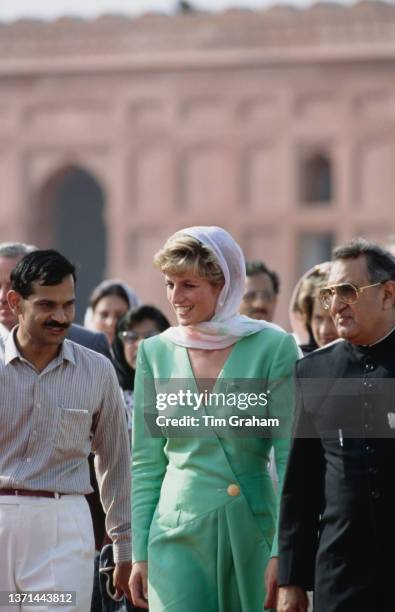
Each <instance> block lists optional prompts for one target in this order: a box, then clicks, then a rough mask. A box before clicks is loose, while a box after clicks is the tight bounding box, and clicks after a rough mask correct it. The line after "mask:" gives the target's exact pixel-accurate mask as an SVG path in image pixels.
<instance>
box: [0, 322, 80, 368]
mask: <svg viewBox="0 0 395 612" xmlns="http://www.w3.org/2000/svg"><path fill="white" fill-rule="evenodd" d="M17 329H18V326H16V327H14V328H13V329H12V330H11V331H10V332H9V333H8V336H7V337H6V339H5V346H4V363H5V365H8V364H9V363H10V362H11V361H14V359H19V360H20V361H27V360H26V359H25V358H24V357H23V355H22V354H21V353H20V351H19V350H18V347H17V346H16V343H15V334H16V332H17ZM62 361H69V362H70V363H72V364H73V365H76V361H75V354H74V347H73V343H72V342H70V340H67V339H66V340H64V341H63V342H62V345H61V347H60V351H59V354H58V355H57V356H56V357H55V359H53V360H52V362H51V363H54V362H58V363H61V362H62Z"/></svg>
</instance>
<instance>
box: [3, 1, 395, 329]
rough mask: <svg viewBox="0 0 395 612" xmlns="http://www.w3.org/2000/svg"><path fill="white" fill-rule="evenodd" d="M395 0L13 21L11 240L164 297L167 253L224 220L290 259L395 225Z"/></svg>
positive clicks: (89, 278) (257, 252) (279, 264)
mask: <svg viewBox="0 0 395 612" xmlns="http://www.w3.org/2000/svg"><path fill="white" fill-rule="evenodd" d="M394 77H395V6H393V5H387V4H384V3H381V2H366V1H363V2H360V3H358V4H356V5H354V6H352V7H340V6H336V5H327V4H319V5H316V6H313V7H312V8H310V9H305V10H297V9H291V8H289V7H274V8H272V9H269V10H265V11H258V12H252V11H241V10H239V11H236V10H232V11H227V12H224V13H221V14H208V13H199V12H196V13H194V12H191V13H188V14H185V15H184V14H180V15H176V16H172V17H169V16H163V15H156V14H150V15H145V16H142V17H140V18H137V19H126V18H120V17H111V16H106V17H101V18H99V19H96V20H95V21H92V22H85V21H82V20H77V19H68V18H67V19H66V18H63V19H59V20H58V21H55V22H52V23H43V22H35V21H19V22H15V23H14V24H8V25H5V24H0V183H1V186H2V189H1V191H2V196H1V198H0V210H1V216H0V240H11V239H19V240H24V241H28V242H33V243H36V244H39V245H40V246H43V247H47V246H55V247H57V248H60V249H61V250H63V251H64V252H65V253H66V254H68V255H69V256H71V257H73V258H74V260H77V261H79V262H80V264H81V272H80V277H81V280H80V289H79V292H80V296H81V300H82V301H83V300H84V299H85V297H86V295H87V292H88V291H89V289H90V288H91V287H92V286H93V285H94V284H95V283H96V282H98V281H99V280H101V278H103V276H117V277H121V278H123V279H124V280H125V281H127V282H129V283H130V284H131V285H132V286H133V287H135V289H136V290H137V291H138V293H139V294H140V296H141V297H142V298H143V299H144V300H145V301H148V302H154V303H157V304H158V305H162V306H163V305H164V304H165V300H164V289H163V283H162V281H161V279H160V275H159V274H158V273H157V272H155V271H154V270H153V269H152V266H151V261H152V255H153V253H154V252H155V251H156V250H157V249H158V248H159V247H160V246H161V244H162V243H163V241H164V239H165V238H166V237H167V236H168V235H170V234H171V233H173V232H174V231H175V230H176V229H178V228H181V227H185V226H188V225H193V224H218V225H223V226H224V227H225V228H227V229H229V231H231V232H232V233H233V234H234V236H235V237H236V238H237V239H238V240H239V242H240V244H241V245H242V247H243V249H244V250H245V253H246V255H247V257H249V258H263V259H264V260H266V261H267V263H268V264H269V265H271V266H272V267H273V268H275V269H276V270H278V271H279V273H280V275H281V278H282V285H283V291H282V299H281V302H280V308H279V312H278V322H280V323H282V324H283V325H287V302H288V299H289V295H290V293H291V289H292V286H293V284H294V282H295V280H296V278H297V277H298V275H299V274H300V272H301V271H303V270H304V269H306V268H307V267H309V266H310V265H312V264H314V263H316V262H317V261H320V260H322V259H325V258H327V257H328V255H329V251H330V248H331V246H332V245H333V244H334V243H338V242H341V241H344V240H345V239H348V238H350V237H351V236H353V235H355V234H363V235H365V236H367V237H371V238H374V239H383V238H384V237H385V236H387V234H388V233H390V232H393V231H395V220H394V216H393V193H394V191H395V189H394V187H395V172H394V169H395V78H394Z"/></svg>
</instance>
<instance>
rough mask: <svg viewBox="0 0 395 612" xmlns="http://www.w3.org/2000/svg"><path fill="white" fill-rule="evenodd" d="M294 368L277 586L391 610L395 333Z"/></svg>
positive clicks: (331, 606) (321, 603)
mask: <svg viewBox="0 0 395 612" xmlns="http://www.w3.org/2000/svg"><path fill="white" fill-rule="evenodd" d="M296 374H297V377H296V380H297V414H296V425H295V438H294V440H293V444H292V448H291V452H290V455H289V460H288V467H287V472H286V477H285V481H284V488H283V496H282V502H281V513H280V533H279V555H280V559H279V584H280V585H297V586H301V587H302V588H304V589H305V590H311V589H314V591H315V608H314V609H315V610H316V611H317V612H343V611H344V612H354V611H355V612H356V611H358V612H390V611H391V612H393V610H394V603H393V588H392V581H393V570H394V560H393V559H394V550H395V527H394V517H395V484H394V482H395V477H394V466H395V440H394V434H395V403H394V397H395V389H394V386H395V383H394V382H393V381H394V379H395V332H393V333H392V334H391V335H390V336H388V337H387V338H385V339H384V340H383V341H381V342H379V343H378V344H376V345H374V346H372V347H358V346H354V345H352V344H350V343H349V342H344V341H339V342H336V343H333V344H331V345H328V346H327V347H324V348H323V349H320V350H318V351H315V352H313V353H311V354H310V355H308V356H307V357H305V358H304V359H302V360H301V361H300V362H299V363H298V364H297V367H296Z"/></svg>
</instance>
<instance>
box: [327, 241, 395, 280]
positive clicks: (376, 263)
mask: <svg viewBox="0 0 395 612" xmlns="http://www.w3.org/2000/svg"><path fill="white" fill-rule="evenodd" d="M361 255H364V256H365V259H366V267H367V270H368V275H369V280H370V281H371V282H372V283H380V282H384V281H386V280H395V257H394V256H393V255H391V253H390V252H389V251H386V250H385V249H383V247H381V246H380V245H378V244H376V243H375V242H370V241H369V240H365V239H364V238H354V239H353V240H351V242H348V243H347V244H344V245H342V246H338V247H336V248H335V249H334V251H333V255H332V259H333V261H338V260H341V259H357V257H360V256H361Z"/></svg>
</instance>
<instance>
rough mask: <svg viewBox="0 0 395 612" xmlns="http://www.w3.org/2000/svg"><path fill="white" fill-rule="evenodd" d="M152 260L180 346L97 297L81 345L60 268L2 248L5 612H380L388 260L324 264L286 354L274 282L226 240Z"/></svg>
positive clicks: (384, 581) (1, 581) (209, 237)
mask: <svg viewBox="0 0 395 612" xmlns="http://www.w3.org/2000/svg"><path fill="white" fill-rule="evenodd" d="M153 260H154V265H155V266H156V267H157V268H158V269H159V270H160V271H161V272H162V274H163V276H164V279H165V284H166V293H167V299H168V301H169V303H170V305H171V307H172V309H173V311H174V315H175V320H176V324H173V325H171V323H170V322H169V321H168V319H167V318H166V316H165V315H164V313H162V312H161V311H160V310H159V309H158V308H157V307H155V306H154V305H152V304H150V303H141V301H140V299H139V297H138V296H137V295H136V293H135V291H134V290H133V289H132V288H130V287H128V286H127V285H126V284H125V283H124V282H122V281H121V280H119V279H108V280H105V281H103V282H102V283H100V285H98V286H97V287H96V288H95V289H94V290H93V292H92V294H91V297H90V300H89V304H88V305H87V309H86V313H85V318H84V325H83V326H79V325H76V324H74V322H73V321H74V313H75V299H76V296H75V294H76V290H77V292H78V285H76V269H75V267H74V265H73V264H72V263H71V262H70V261H69V260H67V259H66V258H65V257H64V256H63V255H62V254H60V253H58V252H57V251H54V250H41V249H39V248H37V247H35V246H32V245H26V244H22V243H2V244H0V378H1V386H2V403H1V405H0V406H1V407H0V411H1V412H0V414H1V421H2V427H1V429H0V447H1V454H0V542H1V543H2V552H3V554H2V561H1V566H2V572H1V573H0V593H6V592H8V593H10V594H15V593H19V594H25V595H27V596H28V597H36V599H35V600H34V602H35V607H36V608H38V610H52V608H54V607H55V606H57V605H59V602H60V603H62V607H65V608H66V609H70V610H72V609H74V610H75V609H76V610H80V611H81V612H84V611H88V610H91V611H92V612H102V611H103V612H107V611H110V610H111V611H115V610H122V611H126V610H128V611H133V610H144V609H147V608H149V609H150V610H151V612H198V611H199V612H200V610H201V609H205V610H206V611H207V612H258V611H259V612H261V610H262V609H263V606H265V609H268V610H277V611H278V612H307V610H308V609H309V605H311V604H309V598H308V596H307V593H308V592H313V598H314V610H315V611H316V612H354V611H355V612H392V611H393V601H392V600H393V596H392V588H391V580H390V577H391V575H392V550H393V548H394V544H395V538H394V536H393V535H392V530H391V528H389V527H390V526H391V524H392V520H391V519H392V516H393V513H394V511H395V493H394V490H393V486H392V485H391V482H392V479H391V474H390V470H391V465H392V460H394V459H395V448H394V440H393V435H394V433H395V407H393V393H392V386H391V384H392V378H393V375H394V373H395V359H394V357H393V355H394V348H395V346H394V345H395V258H394V256H393V255H392V254H391V253H390V251H389V250H387V249H385V248H383V247H381V246H379V245H378V244H374V243H371V242H368V241H366V240H364V239H355V240H353V241H351V242H350V243H348V244H347V245H344V246H342V247H338V248H337V249H335V251H334V253H333V258H332V261H331V262H321V263H319V264H318V265H317V266H315V267H314V268H313V269H312V270H309V271H308V272H306V273H305V274H304V275H303V277H302V278H301V279H300V281H299V282H298V283H297V285H296V287H295V290H294V292H293V295H292V299H291V304H290V323H291V326H292V330H293V333H286V332H285V331H284V330H283V329H282V328H280V327H278V326H277V325H276V324H275V323H274V321H275V312H276V305H277V300H278V296H279V293H280V279H279V276H278V274H277V273H276V272H274V271H273V270H271V269H270V268H268V267H267V265H265V264H264V263H263V262H262V261H247V262H246V261H245V259H244V256H243V253H242V251H241V249H240V247H239V246H238V244H237V243H236V241H235V240H234V239H233V238H232V236H231V235H230V234H229V233H228V232H226V231H225V230H224V229H222V228H218V227H191V228H186V229H184V230H180V231H178V232H176V233H175V234H174V235H172V236H171V237H170V238H169V239H168V240H167V242H166V243H165V244H164V245H163V247H162V248H161V249H160V250H159V251H158V252H157V253H156V254H155V256H154V257H153ZM159 397H160V398H161V401H162V403H163V402H164V405H163V406H162V405H160V404H158V398H159ZM230 397H232V398H236V399H234V400H233V403H230V399H229V398H230ZM191 398H192V399H193V401H192V402H191V401H190V400H191ZM213 398H214V399H215V401H214V399H213ZM218 398H219V399H218ZM241 398H242V399H243V402H244V403H243V404H241V403H240V399H241ZM246 398H247V399H246ZM186 399H188V401H186ZM166 402H167V403H166ZM237 402H239V403H237ZM245 402H247V403H245ZM240 406H242V407H241V408H240ZM159 415H160V417H161V418H160V419H159V418H158V417H159ZM232 419H233V420H232ZM234 423H236V426H234ZM130 468H132V470H131V472H130ZM131 488H132V491H131ZM390 521H391V522H390ZM388 528H389V529H388ZM55 595H56V597H57V599H56V600H54V597H55ZM39 597H41V599H39ZM59 597H61V598H63V599H59ZM10 601H11V600H10ZM26 604H29V600H28V599H27V600H26ZM8 605H10V602H8V603H7V602H6V601H1V602H0V610H2V609H3V607H4V609H5V608H6V607H8ZM30 605H31V602H30ZM24 607H25V605H24V603H23V602H21V603H20V609H21V610H22V609H24Z"/></svg>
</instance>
